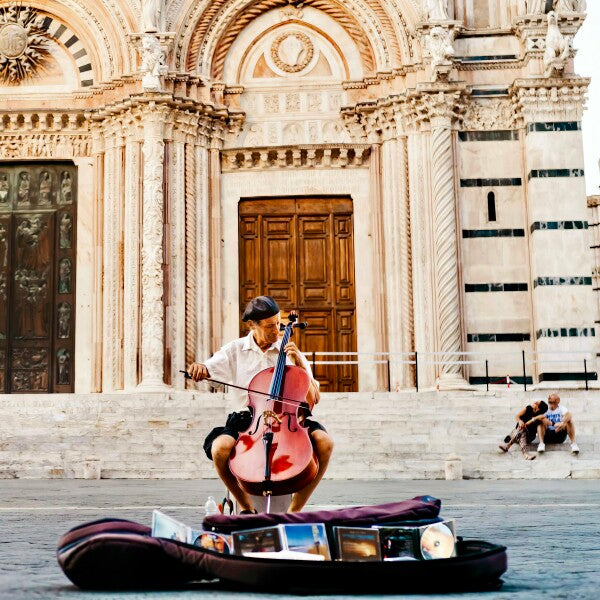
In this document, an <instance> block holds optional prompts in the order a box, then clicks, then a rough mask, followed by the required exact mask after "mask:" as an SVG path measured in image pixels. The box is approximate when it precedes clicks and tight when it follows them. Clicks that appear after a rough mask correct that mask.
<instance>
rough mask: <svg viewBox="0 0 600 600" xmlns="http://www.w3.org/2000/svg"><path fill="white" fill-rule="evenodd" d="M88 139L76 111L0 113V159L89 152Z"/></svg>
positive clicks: (76, 154) (84, 126)
mask: <svg viewBox="0 0 600 600" xmlns="http://www.w3.org/2000/svg"><path fill="white" fill-rule="evenodd" d="M90 141H91V140H90V133H89V127H88V121H87V120H86V118H85V116H84V115H83V113H80V112H72V113H60V112H57V113H42V112H31V113H14V112H5V113H0V160H1V159H9V158H74V157H77V156H89V153H90ZM0 186H1V184H0Z"/></svg>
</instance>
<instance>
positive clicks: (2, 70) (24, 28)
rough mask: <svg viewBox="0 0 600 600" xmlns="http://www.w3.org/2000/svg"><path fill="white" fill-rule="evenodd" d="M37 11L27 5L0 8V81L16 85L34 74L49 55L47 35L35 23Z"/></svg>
mask: <svg viewBox="0 0 600 600" xmlns="http://www.w3.org/2000/svg"><path fill="white" fill-rule="evenodd" d="M39 20H40V17H39V14H38V12H37V11H36V10H34V9H32V8H28V7H21V6H14V5H12V6H10V7H8V8H4V9H0V82H1V83H3V84H13V85H15V84H17V85H18V84H19V83H21V82H22V81H23V80H25V79H28V78H30V77H33V76H35V75H36V74H37V73H38V71H39V70H40V67H42V66H43V64H44V62H45V61H46V60H47V58H48V57H49V55H50V53H49V51H48V40H49V38H50V36H49V35H48V33H47V32H46V31H45V30H44V29H42V28H41V27H40V25H39Z"/></svg>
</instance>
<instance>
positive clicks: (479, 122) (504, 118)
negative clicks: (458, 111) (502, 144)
mask: <svg viewBox="0 0 600 600" xmlns="http://www.w3.org/2000/svg"><path fill="white" fill-rule="evenodd" d="M517 122H518V114H517V113H516V111H515V106H514V104H513V102H512V100H510V99H509V98H493V99H485V100H481V101H474V100H472V101H471V102H468V103H466V105H465V111H464V114H463V117H462V129H465V130H467V131H479V130H481V131H485V130H494V129H512V128H513V127H515V125H516V124H517Z"/></svg>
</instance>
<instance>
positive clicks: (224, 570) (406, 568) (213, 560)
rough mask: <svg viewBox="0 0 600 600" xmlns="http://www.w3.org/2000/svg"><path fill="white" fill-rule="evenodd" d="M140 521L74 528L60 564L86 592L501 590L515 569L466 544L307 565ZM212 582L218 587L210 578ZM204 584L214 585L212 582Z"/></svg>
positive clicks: (245, 521)
mask: <svg viewBox="0 0 600 600" xmlns="http://www.w3.org/2000/svg"><path fill="white" fill-rule="evenodd" d="M440 506H441V502H440V500H438V499H435V498H432V497H430V496H421V497H416V498H413V499H411V500H405V501H403V502H396V503H391V504H382V505H378V506H362V507H352V508H343V509H338V510H324V511H315V512H305V513H264V514H257V515H227V516H226V515H220V514H219V515H212V516H210V517H206V518H205V520H204V523H203V529H204V530H206V531H216V532H222V533H231V532H234V531H242V530H248V529H254V528H260V527H267V526H271V525H278V524H288V523H324V524H325V525H326V528H327V529H328V530H329V529H330V528H332V527H333V526H335V525H339V526H354V527H371V526H373V525H385V524H391V523H394V524H401V523H403V522H413V523H414V522H427V521H429V522H433V521H435V520H436V518H437V517H438V515H439V511H440ZM150 532H151V530H150V528H149V527H146V526H144V525H140V524H138V523H134V522H132V521H126V520H120V519H103V520H100V521H94V522H91V523H85V524H83V525H80V526H79V527H75V528H74V529H72V530H71V531H69V532H67V533H66V534H65V535H64V536H63V537H62V538H61V539H60V540H59V544H58V550H57V556H58V562H59V565H60V566H61V568H62V570H63V571H64V573H65V575H66V576H67V577H68V578H69V579H70V580H71V581H72V582H73V583H74V584H75V585H76V586H78V587H80V588H82V589H94V590H132V589H134V590H149V589H165V588H166V589H181V588H188V587H190V586H194V587H195V589H199V588H198V586H202V585H210V586H211V587H213V588H214V585H215V582H214V580H215V579H218V580H219V582H218V583H217V584H216V585H218V586H223V587H224V588H227V589H231V587H232V586H233V587H235V588H237V589H243V590H247V591H257V590H264V591H270V592H277V593H298V594H317V593H319V594H322V593H333V594H335V593H352V594H358V593H365V594H382V593H396V594H398V593H410V592H419V593H424V592H438V593H439V592H454V591H467V590H481V591H483V590H490V589H497V588H499V587H500V585H501V580H500V577H501V576H502V574H503V573H504V572H505V571H506V568H507V558H506V548H505V547H504V546H499V545H497V544H492V543H489V542H484V541H479V540H465V539H461V538H458V542H457V549H456V556H454V557H452V558H445V559H438V560H414V561H397V562H385V561H378V562H346V561H337V560H332V561H323V562H317V561H308V560H307V561H304V560H282V559H269V558H266V559H265V558H251V557H247V556H238V555H233V554H221V553H218V552H215V551H213V550H208V549H205V548H201V547H198V546H192V545H189V544H184V543H182V542H178V541H175V540H168V539H163V538H154V537H151V535H150ZM209 581H211V583H210V584H208V583H207V582H209ZM201 582H205V583H204V584H202V583H201Z"/></svg>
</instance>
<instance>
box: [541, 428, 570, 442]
mask: <svg viewBox="0 0 600 600" xmlns="http://www.w3.org/2000/svg"><path fill="white" fill-rule="evenodd" d="M566 439H567V429H566V427H565V429H561V430H560V431H555V430H554V429H546V433H545V434H544V443H545V444H562V443H563V442H564V441H565V440H566Z"/></svg>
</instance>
